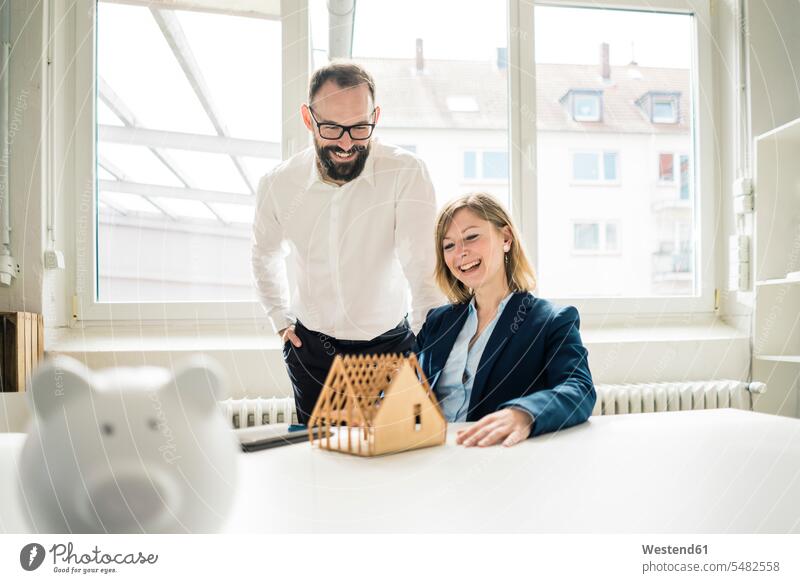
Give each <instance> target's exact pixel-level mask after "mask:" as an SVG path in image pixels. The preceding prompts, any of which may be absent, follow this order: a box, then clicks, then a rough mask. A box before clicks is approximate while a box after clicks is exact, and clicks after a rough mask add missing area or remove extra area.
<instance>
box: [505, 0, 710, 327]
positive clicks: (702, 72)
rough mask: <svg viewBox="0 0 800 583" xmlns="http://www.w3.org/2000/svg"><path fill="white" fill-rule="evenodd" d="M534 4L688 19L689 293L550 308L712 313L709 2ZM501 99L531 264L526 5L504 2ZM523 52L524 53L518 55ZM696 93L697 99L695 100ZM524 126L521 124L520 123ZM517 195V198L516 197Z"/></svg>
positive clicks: (532, 65)
mask: <svg viewBox="0 0 800 583" xmlns="http://www.w3.org/2000/svg"><path fill="white" fill-rule="evenodd" d="M540 4H542V5H549V6H564V7H587V8H610V9H614V8H616V9H623V10H638V11H642V12H656V13H657V12H673V13H683V14H692V15H694V20H693V31H692V41H693V47H692V49H693V50H692V59H693V68H692V73H691V87H692V93H691V94H690V95H689V114H690V115H691V117H692V118H693V121H694V135H693V141H692V149H691V150H690V151H692V152H693V154H694V156H693V158H694V159H693V164H692V166H691V168H692V172H693V175H694V178H695V190H694V193H695V196H694V204H695V210H696V214H695V218H696V220H695V224H694V230H695V238H694V240H695V242H696V246H695V256H694V273H695V282H696V286H697V292H696V293H697V295H694V296H678V297H636V296H624V297H615V298H600V297H597V298H576V297H551V298H548V299H552V300H554V301H556V302H558V303H562V304H570V305H574V306H576V307H577V308H578V309H579V310H580V311H581V313H583V314H587V315H588V314H598V315H600V314H602V315H604V316H608V315H612V314H617V315H631V314H652V315H664V314H690V313H713V312H714V289H715V284H716V264H715V257H716V242H715V240H714V237H713V232H714V220H715V217H716V216H717V215H718V212H719V210H718V201H717V200H716V198H717V197H716V196H715V192H716V176H715V173H714V156H713V144H714V117H713V112H712V111H711V106H710V104H711V103H713V102H714V101H713V99H714V97H713V96H714V89H715V85H714V75H713V67H712V46H713V43H712V36H711V31H712V29H713V28H714V27H713V26H712V20H711V14H710V2H709V0H652V1H650V0H613V1H610V2H604V1H602V0H601V1H598V2H589V1H584V2H579V1H576V0H547V1H544V2H541V3H540ZM509 15H510V30H511V31H513V34H510V36H509V59H510V63H509V77H510V78H509V87H510V92H509V100H510V106H511V111H510V124H509V140H510V142H511V148H510V149H509V152H511V157H512V159H511V162H510V163H511V171H512V174H511V177H512V180H511V201H512V214H513V216H514V220H515V221H516V222H517V225H518V227H519V229H520V232H521V233H522V237H523V239H524V242H525V246H526V248H527V250H528V254H529V255H530V258H531V260H532V262H533V264H534V266H536V265H538V263H539V261H538V258H539V253H540V249H539V242H538V240H537V225H538V218H539V217H538V210H537V205H538V184H537V172H536V152H537V142H536V128H535V124H533V123H530V121H531V120H535V119H536V86H535V79H536V62H535V60H536V59H535V55H534V49H533V47H534V38H535V29H534V2H533V1H531V0H511V6H510V9H509ZM526 48H527V49H528V50H526ZM699 96H702V100H701V99H700V97H699ZM526 122H527V123H526ZM523 193H524V196H523Z"/></svg>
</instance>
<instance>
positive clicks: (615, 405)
mask: <svg viewBox="0 0 800 583" xmlns="http://www.w3.org/2000/svg"><path fill="white" fill-rule="evenodd" d="M766 388H767V385H765V384H764V383H747V382H743V381H730V380H716V381H694V382H673V383H638V384H625V385H596V386H595V389H596V390H597V402H596V403H595V406H594V410H593V411H592V415H622V414H625V413H651V412H655V411H689V410H692V409H722V408H727V407H730V408H733V409H746V410H752V408H753V398H752V394H753V393H763V392H764V391H765V390H766ZM219 406H220V409H221V410H222V413H223V415H224V416H225V419H227V420H228V422H229V423H230V424H231V426H232V427H233V428H234V429H241V428H244V427H255V426H260V425H271V424H275V423H297V413H296V411H295V409H294V398H293V397H272V398H269V399H265V398H262V397H259V398H256V399H227V400H225V401H220V402H219Z"/></svg>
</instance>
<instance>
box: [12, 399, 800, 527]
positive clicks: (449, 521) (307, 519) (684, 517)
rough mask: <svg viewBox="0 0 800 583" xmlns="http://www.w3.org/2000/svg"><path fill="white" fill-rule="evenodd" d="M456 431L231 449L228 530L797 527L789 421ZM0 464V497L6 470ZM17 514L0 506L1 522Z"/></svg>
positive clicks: (706, 418) (651, 418)
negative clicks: (477, 433) (397, 446)
mask: <svg viewBox="0 0 800 583" xmlns="http://www.w3.org/2000/svg"><path fill="white" fill-rule="evenodd" d="M456 429H457V426H455V425H451V426H450V427H449V430H448V443H447V444H446V445H445V446H443V447H434V448H429V449H423V450H417V451H412V452H408V453H403V454H398V455H391V456H385V457H379V458H372V459H369V458H359V457H355V456H350V455H346V454H340V453H336V452H328V451H320V450H317V449H312V448H311V447H310V446H309V445H308V444H307V443H302V444H298V445H292V446H287V447H281V448H276V449H270V450H265V451H261V452H257V453H251V454H242V459H241V462H242V463H241V464H240V482H239V494H238V497H237V500H236V502H235V504H234V508H233V511H232V514H231V516H230V519H229V521H228V524H227V531H228V532H265V533H269V532H277V533H282V532H620V533H623V532H629V533H634V532H635V533H639V532H687V533H694V532H713V533H735V532H744V533H750V532H770V533H786V532H800V420H797V419H788V418H784V417H774V416H769V415H763V414H759V413H751V412H746V411H739V410H731V409H724V410H712V411H685V412H672V413H649V414H640V415H620V416H608V417H596V418H592V419H591V420H590V421H589V422H588V423H585V424H583V425H580V426H578V427H574V428H571V429H569V430H566V431H562V432H560V433H557V434H554V435H546V436H541V437H538V438H536V439H532V440H528V441H526V442H525V443H522V444H520V445H517V446H515V447H513V448H502V447H492V448H471V449H465V448H463V447H461V446H456V445H455V444H454V443H453V439H454V436H455V430H456ZM5 438H6V443H8V441H9V440H10V439H13V438H9V437H8V436H5ZM11 449H13V448H11ZM7 450H8V448H0V451H7ZM0 455H4V456H5V458H4V459H0V463H1V464H2V466H0V468H7V467H9V462H10V461H11V459H10V458H9V455H8V454H0ZM0 476H2V480H3V481H4V482H3V485H2V486H0V504H5V502H4V501H6V500H8V499H9V498H8V497H7V496H6V491H5V490H6V489H7V486H8V484H9V482H10V480H11V479H15V478H12V477H11V476H8V473H7V472H5V471H3V472H2V473H0ZM18 515H19V512H18V511H16V512H15V509H9V508H8V507H7V505H6V506H5V507H3V509H2V511H0V519H1V520H2V523H0V530H5V531H7V532H8V531H12V532H13V531H16V529H17V526H15V525H17V524H19V523H15V522H14V520H16V519H19V516H18Z"/></svg>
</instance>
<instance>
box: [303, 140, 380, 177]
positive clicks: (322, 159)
mask: <svg viewBox="0 0 800 583" xmlns="http://www.w3.org/2000/svg"><path fill="white" fill-rule="evenodd" d="M371 146H372V144H367V145H366V146H361V145H355V144H354V145H353V146H352V147H351V148H350V149H351V150H355V151H356V157H355V158H354V159H353V160H351V161H350V162H336V161H334V156H335V154H334V152H344V151H345V150H343V149H342V148H340V147H339V146H320V144H319V142H317V141H316V140H314V148H315V149H316V151H317V160H318V161H319V164H320V170H322V171H323V173H324V174H325V176H327V177H328V178H330V179H331V180H335V181H337V182H350V181H351V180H355V179H356V178H358V177H359V176H360V175H361V172H362V171H363V170H364V165H365V164H366V163H367V158H369V152H370V149H371Z"/></svg>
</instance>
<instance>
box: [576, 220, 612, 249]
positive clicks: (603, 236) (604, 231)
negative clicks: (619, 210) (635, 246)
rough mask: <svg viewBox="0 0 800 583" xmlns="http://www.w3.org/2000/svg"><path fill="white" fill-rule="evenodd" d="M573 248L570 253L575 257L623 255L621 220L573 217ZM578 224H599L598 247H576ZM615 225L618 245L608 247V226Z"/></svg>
mask: <svg viewBox="0 0 800 583" xmlns="http://www.w3.org/2000/svg"><path fill="white" fill-rule="evenodd" d="M570 224H571V225H572V248H571V249H570V254H571V255H574V256H575V257H613V256H619V255H622V245H621V241H622V237H621V232H622V229H621V228H620V221H619V220H617V219H573V220H572V221H570ZM578 225H597V249H577V248H576V247H575V227H577V226H578ZM609 225H614V226H615V227H616V229H617V245H616V247H615V248H614V249H609V248H608V226H609Z"/></svg>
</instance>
